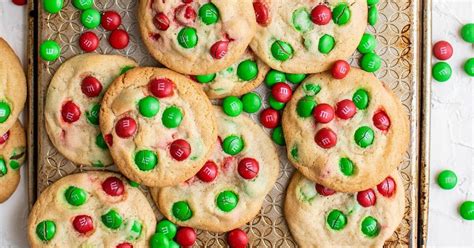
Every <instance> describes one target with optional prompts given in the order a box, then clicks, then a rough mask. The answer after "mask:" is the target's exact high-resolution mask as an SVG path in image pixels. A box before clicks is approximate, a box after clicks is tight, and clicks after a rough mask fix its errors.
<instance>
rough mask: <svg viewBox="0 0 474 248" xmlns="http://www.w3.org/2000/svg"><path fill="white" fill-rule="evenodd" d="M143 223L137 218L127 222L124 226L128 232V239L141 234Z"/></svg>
mask: <svg viewBox="0 0 474 248" xmlns="http://www.w3.org/2000/svg"><path fill="white" fill-rule="evenodd" d="M142 229H143V225H142V223H140V222H139V221H138V220H134V221H132V222H129V223H128V224H127V226H126V228H125V230H127V233H128V237H127V239H128V240H136V239H138V238H139V237H140V236H141V235H142Z"/></svg>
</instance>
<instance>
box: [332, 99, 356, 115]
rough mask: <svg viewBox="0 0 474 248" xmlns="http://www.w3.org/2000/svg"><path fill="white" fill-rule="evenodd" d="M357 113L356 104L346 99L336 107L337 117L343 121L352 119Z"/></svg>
mask: <svg viewBox="0 0 474 248" xmlns="http://www.w3.org/2000/svg"><path fill="white" fill-rule="evenodd" d="M356 112H357V110H356V106H355V104H354V102H352V101H351V100H349V99H344V100H342V101H340V102H338V103H337V105H336V115H337V117H339V118H341V119H344V120H347V119H350V118H352V117H353V116H354V115H355V114H356Z"/></svg>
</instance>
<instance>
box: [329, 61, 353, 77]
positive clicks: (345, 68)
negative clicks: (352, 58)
mask: <svg viewBox="0 0 474 248" xmlns="http://www.w3.org/2000/svg"><path fill="white" fill-rule="evenodd" d="M350 69H351V66H350V65H349V63H347V61H345V60H338V61H336V62H334V64H333V65H332V69H331V74H332V77H333V78H335V79H343V78H345V77H346V76H347V74H349V70H350Z"/></svg>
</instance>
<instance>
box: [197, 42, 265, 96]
mask: <svg viewBox="0 0 474 248" xmlns="http://www.w3.org/2000/svg"><path fill="white" fill-rule="evenodd" d="M248 60H250V61H252V64H253V63H255V64H256V66H257V69H258V73H257V74H256V75H255V77H254V78H253V79H251V80H245V79H242V78H240V77H239V76H238V72H237V71H238V68H239V65H241V63H242V62H245V61H248ZM242 65H243V64H242ZM269 70H270V67H268V66H267V65H266V64H265V63H263V61H261V60H260V59H258V58H257V56H255V54H254V53H253V52H252V51H251V50H250V49H247V50H246V52H245V53H244V55H243V56H242V57H241V58H240V59H239V60H238V61H237V63H235V64H233V65H231V66H229V67H227V69H225V70H222V71H220V72H217V73H214V74H213V75H214V76H213V77H214V79H213V80H211V81H210V82H205V83H204V82H200V81H199V80H198V79H197V78H198V77H199V76H197V77H195V78H194V80H195V81H197V82H198V83H199V84H201V86H202V88H203V89H204V91H205V92H206V95H207V96H208V97H209V98H210V99H219V98H224V97H226V96H241V95H243V94H245V93H248V92H250V91H252V90H253V89H255V88H256V87H258V86H259V85H260V84H261V83H262V82H263V80H264V78H265V75H266V74H267V72H268V71H269Z"/></svg>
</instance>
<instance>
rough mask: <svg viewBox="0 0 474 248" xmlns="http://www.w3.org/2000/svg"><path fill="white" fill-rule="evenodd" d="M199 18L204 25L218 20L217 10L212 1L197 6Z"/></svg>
mask: <svg viewBox="0 0 474 248" xmlns="http://www.w3.org/2000/svg"><path fill="white" fill-rule="evenodd" d="M199 18H201V21H202V22H204V23H205V24H206V25H210V24H214V23H216V22H217V21H218V20H219V10H218V9H217V7H216V6H215V5H214V4H213V3H206V4H204V5H203V6H201V8H199Z"/></svg>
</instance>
